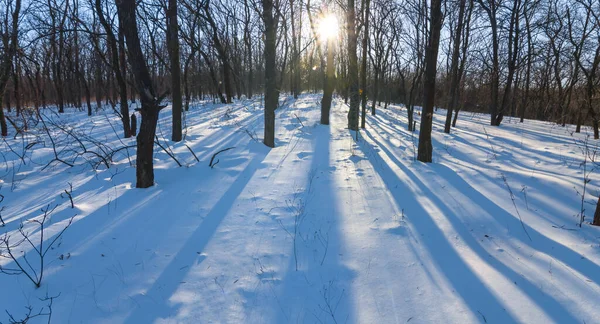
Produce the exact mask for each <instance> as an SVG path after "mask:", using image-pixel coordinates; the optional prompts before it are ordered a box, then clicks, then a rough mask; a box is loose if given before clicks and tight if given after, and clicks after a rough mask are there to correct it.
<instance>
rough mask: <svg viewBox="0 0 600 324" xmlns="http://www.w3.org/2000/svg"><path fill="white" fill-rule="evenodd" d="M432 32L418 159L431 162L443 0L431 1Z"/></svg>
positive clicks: (424, 88) (427, 53) (426, 59)
mask: <svg viewBox="0 0 600 324" xmlns="http://www.w3.org/2000/svg"><path fill="white" fill-rule="evenodd" d="M430 10H431V15H430V17H431V33H430V36H429V41H428V44H427V50H426V51H425V80H424V86H423V113H422V115H421V130H420V133H419V151H418V153H417V159H418V160H419V161H421V162H431V161H432V153H433V146H432V145H431V128H432V124H433V106H434V99H435V77H436V73H437V56H438V49H439V44H440V30H441V29H442V0H432V1H431V9H430Z"/></svg>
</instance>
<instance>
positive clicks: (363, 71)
mask: <svg viewBox="0 0 600 324" xmlns="http://www.w3.org/2000/svg"><path fill="white" fill-rule="evenodd" d="M370 6H371V0H363V6H362V7H363V21H364V31H363V39H362V62H361V66H360V84H361V90H362V93H361V94H360V95H361V100H360V101H361V110H362V114H361V118H360V128H365V126H366V119H367V55H368V51H369V15H370Z"/></svg>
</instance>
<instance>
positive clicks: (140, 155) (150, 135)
mask: <svg viewBox="0 0 600 324" xmlns="http://www.w3.org/2000/svg"><path fill="white" fill-rule="evenodd" d="M115 3H116V5H117V12H118V15H119V21H120V22H121V23H122V25H123V32H124V34H125V37H126V40H127V53H128V56H129V62H131V69H132V72H133V75H134V78H135V86H136V88H137V91H138V93H139V95H140V100H141V103H142V107H141V109H140V113H141V115H142V123H141V125H140V132H139V134H138V136H137V160H136V184H135V186H136V187H137V188H148V187H151V186H153V185H154V162H153V153H154V137H155V136H156V124H157V121H158V113H159V111H160V109H161V106H160V101H161V98H157V96H156V93H155V89H154V86H153V84H152V79H151V77H150V72H149V71H148V66H147V64H146V58H145V57H144V54H143V52H142V47H141V45H140V38H139V36H138V26H137V22H136V10H135V9H136V1H135V0H118V1H115Z"/></svg>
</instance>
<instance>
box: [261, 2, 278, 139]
mask: <svg viewBox="0 0 600 324" xmlns="http://www.w3.org/2000/svg"><path fill="white" fill-rule="evenodd" d="M262 6H263V13H262V16H263V17H262V18H263V22H264V24H265V52H264V59H265V132H264V139H263V142H264V144H265V145H266V146H268V147H275V109H276V108H277V104H278V101H279V98H278V92H277V74H276V70H275V68H276V62H275V55H276V41H277V40H276V35H275V34H276V32H277V19H276V18H275V16H274V15H273V9H274V5H273V0H262Z"/></svg>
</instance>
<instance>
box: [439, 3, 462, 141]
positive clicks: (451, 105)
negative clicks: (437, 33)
mask: <svg viewBox="0 0 600 324" xmlns="http://www.w3.org/2000/svg"><path fill="white" fill-rule="evenodd" d="M465 3H466V0H460V3H459V9H458V24H457V26H456V30H455V32H454V35H455V38H454V40H453V42H454V44H453V46H454V47H453V50H452V63H451V64H450V73H451V80H450V100H449V102H448V108H447V110H448V111H447V112H446V123H445V124H444V133H447V134H450V122H451V119H452V111H453V110H454V109H455V107H456V104H457V97H458V88H459V87H460V84H459V82H460V80H459V75H458V60H459V58H460V42H461V36H462V33H463V22H464V15H465Z"/></svg>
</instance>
